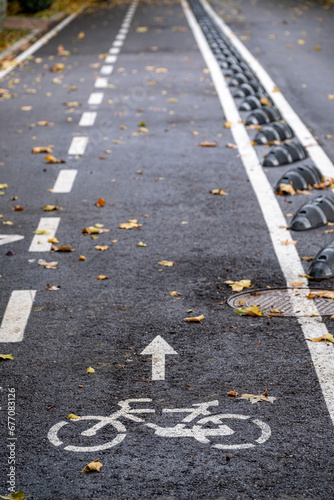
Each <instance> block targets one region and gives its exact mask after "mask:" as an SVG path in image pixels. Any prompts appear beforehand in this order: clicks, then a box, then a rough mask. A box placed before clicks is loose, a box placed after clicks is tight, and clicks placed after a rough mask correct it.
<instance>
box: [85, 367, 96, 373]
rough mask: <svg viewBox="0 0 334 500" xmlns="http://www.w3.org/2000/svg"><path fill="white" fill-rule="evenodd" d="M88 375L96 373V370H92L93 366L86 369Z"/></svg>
mask: <svg viewBox="0 0 334 500" xmlns="http://www.w3.org/2000/svg"><path fill="white" fill-rule="evenodd" d="M86 373H95V370H94V368H92V367H91V366H89V367H88V368H87V369H86Z"/></svg>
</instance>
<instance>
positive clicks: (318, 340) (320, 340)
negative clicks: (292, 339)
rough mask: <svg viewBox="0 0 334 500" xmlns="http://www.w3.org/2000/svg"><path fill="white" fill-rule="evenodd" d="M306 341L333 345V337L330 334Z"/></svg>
mask: <svg viewBox="0 0 334 500" xmlns="http://www.w3.org/2000/svg"><path fill="white" fill-rule="evenodd" d="M307 340H310V341H311V342H322V341H324V342H326V344H327V342H332V344H334V337H333V335H332V334H331V333H326V335H322V336H321V337H313V338H311V339H307Z"/></svg>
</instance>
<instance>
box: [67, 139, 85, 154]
mask: <svg viewBox="0 0 334 500" xmlns="http://www.w3.org/2000/svg"><path fill="white" fill-rule="evenodd" d="M87 144H88V137H86V136H80V137H73V139H72V142H71V145H70V149H69V150H68V155H70V156H71V155H72V156H82V155H83V154H84V152H85V150H86V147H87Z"/></svg>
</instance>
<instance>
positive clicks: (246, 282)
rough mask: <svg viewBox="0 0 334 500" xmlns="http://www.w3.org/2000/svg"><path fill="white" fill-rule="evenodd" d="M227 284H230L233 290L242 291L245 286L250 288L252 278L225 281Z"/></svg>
mask: <svg viewBox="0 0 334 500" xmlns="http://www.w3.org/2000/svg"><path fill="white" fill-rule="evenodd" d="M224 283H226V284H227V285H230V287H231V288H232V290H233V292H241V291H242V290H243V289H244V288H249V287H250V286H251V280H240V281H230V280H228V281H224Z"/></svg>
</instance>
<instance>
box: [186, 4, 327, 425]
mask: <svg viewBox="0 0 334 500" xmlns="http://www.w3.org/2000/svg"><path fill="white" fill-rule="evenodd" d="M182 7H183V11H184V14H185V16H186V18H187V20H188V23H189V26H190V28H191V30H192V32H193V34H194V37H195V39H196V42H197V45H198V47H199V49H200V51H201V53H202V56H203V59H204V61H205V63H206V65H207V67H208V68H209V70H210V74H211V77H212V80H213V82H214V85H215V88H216V91H217V94H218V98H219V100H220V104H221V106H222V108H223V112H224V115H225V119H226V120H227V121H229V122H232V126H231V132H232V134H233V138H234V141H235V143H236V145H237V146H238V150H239V153H240V158H241V160H242V162H243V164H244V167H245V170H246V172H247V175H248V178H249V180H250V182H251V185H252V188H253V190H254V192H255V194H256V197H257V199H258V203H259V206H260V208H261V210H262V214H263V217H264V219H265V222H266V224H267V227H268V230H269V234H270V237H271V240H272V243H273V247H274V249H275V252H276V256H277V259H278V262H279V264H280V266H281V269H282V272H283V274H284V276H285V279H286V282H287V286H288V287H291V286H292V282H294V281H298V282H302V283H303V285H304V288H306V289H307V280H306V279H305V278H301V277H300V274H304V270H303V266H302V263H301V261H300V259H299V256H298V253H297V250H296V248H295V247H294V246H292V245H291V246H283V245H282V244H281V242H282V241H284V240H286V239H287V238H288V239H292V238H291V235H290V233H289V232H288V231H287V230H286V229H283V228H281V227H280V226H283V227H284V226H285V224H286V221H285V217H284V215H283V213H282V212H281V209H280V206H279V204H278V201H277V199H276V198H275V195H274V193H273V189H272V187H271V185H270V183H269V181H268V179H267V177H266V175H265V173H264V172H263V169H262V166H261V164H260V162H259V159H258V157H257V154H256V151H255V149H254V148H253V146H252V145H251V142H250V138H249V136H248V134H247V131H246V129H245V127H244V125H243V123H242V121H241V118H240V115H239V112H238V110H237V108H236V105H235V103H234V101H233V98H232V95H231V92H230V90H229V87H228V86H227V84H226V81H225V79H224V77H223V74H222V72H221V69H220V67H219V65H218V63H217V61H216V59H215V57H214V55H213V53H212V52H211V50H210V48H209V45H208V43H207V41H206V39H205V37H204V35H203V33H202V31H201V29H200V27H199V25H198V23H197V21H196V19H195V17H194V15H193V13H192V11H191V9H190V8H189V6H188V4H187V3H186V2H185V1H184V0H183V1H182ZM291 304H292V306H293V309H294V312H295V315H296V316H297V318H298V322H299V324H300V326H301V328H302V331H303V334H304V337H305V339H308V338H310V337H320V336H322V335H326V334H327V333H328V331H327V328H326V325H325V324H324V323H322V320H321V317H317V318H312V317H302V315H303V313H304V312H305V310H307V311H308V314H312V313H317V309H316V307H315V305H314V304H312V303H311V301H309V300H307V299H306V298H305V296H304V294H300V295H299V296H298V295H296V294H295V293H292V292H291ZM307 346H308V348H309V351H310V354H311V357H312V361H313V366H314V368H315V371H316V373H317V376H318V380H319V384H320V387H321V390H322V393H323V396H324V399H325V401H326V404H327V408H328V411H329V414H330V416H331V419H332V422H333V424H334V384H333V380H334V350H333V349H328V346H326V345H325V344H323V345H321V343H313V342H307Z"/></svg>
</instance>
